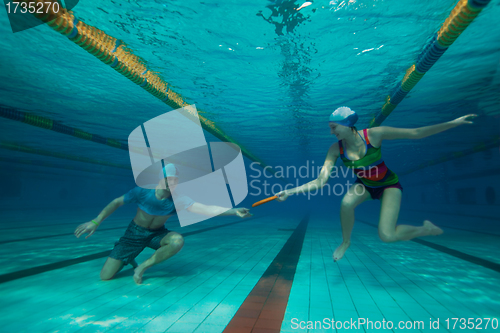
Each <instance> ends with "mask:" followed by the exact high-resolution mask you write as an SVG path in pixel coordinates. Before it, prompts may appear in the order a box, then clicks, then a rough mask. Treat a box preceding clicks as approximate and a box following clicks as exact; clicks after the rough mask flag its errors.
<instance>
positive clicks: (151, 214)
mask: <svg viewBox="0 0 500 333" xmlns="http://www.w3.org/2000/svg"><path fill="white" fill-rule="evenodd" d="M164 171H165V175H166V177H165V178H164V179H162V180H160V182H159V183H158V186H156V188H155V189H144V188H141V187H136V188H134V189H132V190H130V191H129V192H128V193H126V194H125V195H122V196H121V197H118V198H116V199H114V200H113V201H111V202H110V203H109V204H108V205H107V206H106V207H105V208H104V209H103V210H102V212H101V213H100V214H99V215H98V216H97V217H96V218H95V219H94V220H92V221H90V222H87V223H83V224H81V225H79V226H78V227H77V228H76V230H75V236H76V237H77V238H79V237H80V236H81V235H83V234H86V233H88V236H86V237H85V238H86V239H87V238H88V237H90V236H92V234H93V233H94V232H95V231H96V229H97V227H99V225H100V224H101V223H102V221H104V219H106V218H107V217H108V216H109V215H111V214H112V213H113V212H114V211H115V210H116V209H117V208H118V207H120V206H122V205H124V204H127V203H137V205H138V208H137V214H136V215H135V217H134V219H133V220H132V222H130V224H129V226H128V228H127V230H126V231H125V234H124V235H123V237H121V238H120V240H119V241H118V242H116V243H115V247H114V248H113V250H112V251H111V253H110V255H109V257H108V259H107V260H106V262H105V263H104V266H103V267H102V270H101V279H102V280H110V279H112V278H113V277H114V276H115V274H116V273H118V272H119V271H120V270H121V269H122V268H123V266H125V265H127V264H131V265H132V266H133V267H134V268H135V270H134V281H135V282H136V283H137V284H141V283H142V275H143V274H144V272H145V271H146V270H147V269H148V268H149V267H151V266H153V265H156V264H158V263H160V262H162V261H165V260H167V259H168V258H170V257H172V256H173V255H175V254H176V253H177V252H179V251H180V249H181V248H182V246H183V245H184V238H183V237H182V235H181V234H179V233H177V232H175V231H170V230H168V229H166V228H165V223H166V222H167V220H168V218H169V217H171V216H173V215H174V214H176V208H177V209H186V210H187V211H189V212H192V213H196V214H202V215H209V216H214V215H236V216H239V217H241V218H245V217H249V216H252V214H250V213H249V209H247V208H232V209H229V208H224V207H219V206H207V205H203V204H201V203H198V202H194V201H193V200H192V199H190V198H188V197H185V196H184V197H180V198H176V201H175V203H176V206H177V207H176V206H174V202H173V200H172V192H173V191H174V190H175V187H176V186H177V183H178V176H177V175H178V174H177V169H176V167H175V165H173V164H167V165H166V166H165V167H164ZM163 183H165V185H166V186H165V185H164V184H163ZM146 247H149V248H152V249H154V250H156V252H155V253H154V254H153V255H152V256H151V257H150V258H149V259H147V260H146V261H144V262H143V263H142V264H140V265H137V263H136V262H135V257H137V256H138V255H139V253H141V252H142V250H144V248H146Z"/></svg>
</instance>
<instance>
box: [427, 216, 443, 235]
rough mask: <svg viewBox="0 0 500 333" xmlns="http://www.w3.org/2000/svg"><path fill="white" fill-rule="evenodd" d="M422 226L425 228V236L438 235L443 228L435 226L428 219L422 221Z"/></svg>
mask: <svg viewBox="0 0 500 333" xmlns="http://www.w3.org/2000/svg"><path fill="white" fill-rule="evenodd" d="M423 227H424V228H425V230H426V234H425V236H438V235H441V234H442V233H443V232H444V231H443V229H441V228H439V227H437V226H436V225H435V224H434V223H432V222H431V221H429V220H425V221H424V225H423Z"/></svg>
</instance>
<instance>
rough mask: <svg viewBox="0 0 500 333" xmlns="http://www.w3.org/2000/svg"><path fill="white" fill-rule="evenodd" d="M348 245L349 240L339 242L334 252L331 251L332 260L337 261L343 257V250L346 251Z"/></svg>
mask: <svg viewBox="0 0 500 333" xmlns="http://www.w3.org/2000/svg"><path fill="white" fill-rule="evenodd" d="M350 245H351V243H350V242H348V243H346V242H342V244H340V245H339V247H337V249H336V250H335V252H333V261H339V260H340V259H342V258H343V257H344V253H345V251H347V249H348V248H349V246H350Z"/></svg>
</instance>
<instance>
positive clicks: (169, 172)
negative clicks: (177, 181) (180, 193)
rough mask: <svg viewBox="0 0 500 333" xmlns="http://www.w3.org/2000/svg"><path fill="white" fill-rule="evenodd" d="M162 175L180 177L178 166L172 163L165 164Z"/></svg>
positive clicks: (163, 176) (162, 176)
mask: <svg viewBox="0 0 500 333" xmlns="http://www.w3.org/2000/svg"><path fill="white" fill-rule="evenodd" d="M160 177H161V178H165V177H179V176H178V173H177V168H176V167H175V165H173V164H172V163H169V164H167V165H165V167H164V168H163V169H162V171H161V174H160Z"/></svg>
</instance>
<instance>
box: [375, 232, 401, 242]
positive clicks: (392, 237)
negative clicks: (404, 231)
mask: <svg viewBox="0 0 500 333" xmlns="http://www.w3.org/2000/svg"><path fill="white" fill-rule="evenodd" d="M378 236H379V237H380V240H382V242H384V243H393V242H395V241H397V239H396V233H395V232H390V231H387V230H379V231H378Z"/></svg>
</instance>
